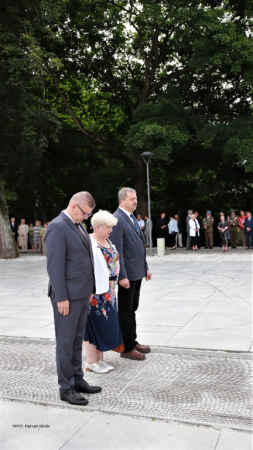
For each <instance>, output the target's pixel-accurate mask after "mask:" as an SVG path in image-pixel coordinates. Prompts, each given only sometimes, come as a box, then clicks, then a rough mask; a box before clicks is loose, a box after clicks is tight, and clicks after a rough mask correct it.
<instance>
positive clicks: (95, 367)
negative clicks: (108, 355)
mask: <svg viewBox="0 0 253 450" xmlns="http://www.w3.org/2000/svg"><path fill="white" fill-rule="evenodd" d="M85 367H86V371H87V372H96V373H108V372H109V370H108V369H106V368H105V367H103V366H102V365H101V364H100V363H99V361H96V362H94V363H92V364H88V363H86V364H85Z"/></svg>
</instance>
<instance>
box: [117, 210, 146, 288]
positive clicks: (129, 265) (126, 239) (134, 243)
mask: <svg viewBox="0 0 253 450" xmlns="http://www.w3.org/2000/svg"><path fill="white" fill-rule="evenodd" d="M113 215H114V216H115V217H117V219H118V223H117V225H115V226H114V227H113V230H112V233H111V234H110V240H111V241H112V243H113V244H114V245H115V247H116V248H117V250H118V252H119V262H120V273H119V279H120V280H122V279H123V278H128V279H129V280H130V281H136V280H141V279H142V278H143V277H145V276H146V275H147V270H148V265H147V262H146V249H145V241H144V236H143V233H142V232H141V233H140V235H139V233H138V232H137V230H136V228H135V226H134V224H133V222H132V220H131V219H130V218H129V217H128V215H127V214H125V213H124V211H122V210H121V209H120V208H118V209H117V211H115V213H114V214H113Z"/></svg>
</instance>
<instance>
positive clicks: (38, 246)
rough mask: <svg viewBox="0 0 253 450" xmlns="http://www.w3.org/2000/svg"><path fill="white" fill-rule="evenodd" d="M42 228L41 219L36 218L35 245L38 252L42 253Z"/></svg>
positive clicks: (34, 229)
mask: <svg viewBox="0 0 253 450" xmlns="http://www.w3.org/2000/svg"><path fill="white" fill-rule="evenodd" d="M41 228H42V226H41V225H40V221H39V220H36V222H35V227H34V228H33V232H34V247H35V251H36V253H41V252H42V240H41V235H40V232H41Z"/></svg>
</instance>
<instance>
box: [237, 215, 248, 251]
mask: <svg viewBox="0 0 253 450" xmlns="http://www.w3.org/2000/svg"><path fill="white" fill-rule="evenodd" d="M245 219H247V216H246V214H245V212H244V211H240V216H239V217H238V222H239V229H240V236H241V241H242V246H243V247H246V236H245V229H244V221H245Z"/></svg>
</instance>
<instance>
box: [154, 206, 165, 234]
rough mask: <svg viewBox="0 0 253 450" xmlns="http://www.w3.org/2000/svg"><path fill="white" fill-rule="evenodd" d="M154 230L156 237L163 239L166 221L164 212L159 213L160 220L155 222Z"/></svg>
mask: <svg viewBox="0 0 253 450" xmlns="http://www.w3.org/2000/svg"><path fill="white" fill-rule="evenodd" d="M156 228H157V237H158V238H165V237H166V230H167V219H166V216H165V213H164V212H162V213H161V218H160V219H158V221H157V222H156Z"/></svg>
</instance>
